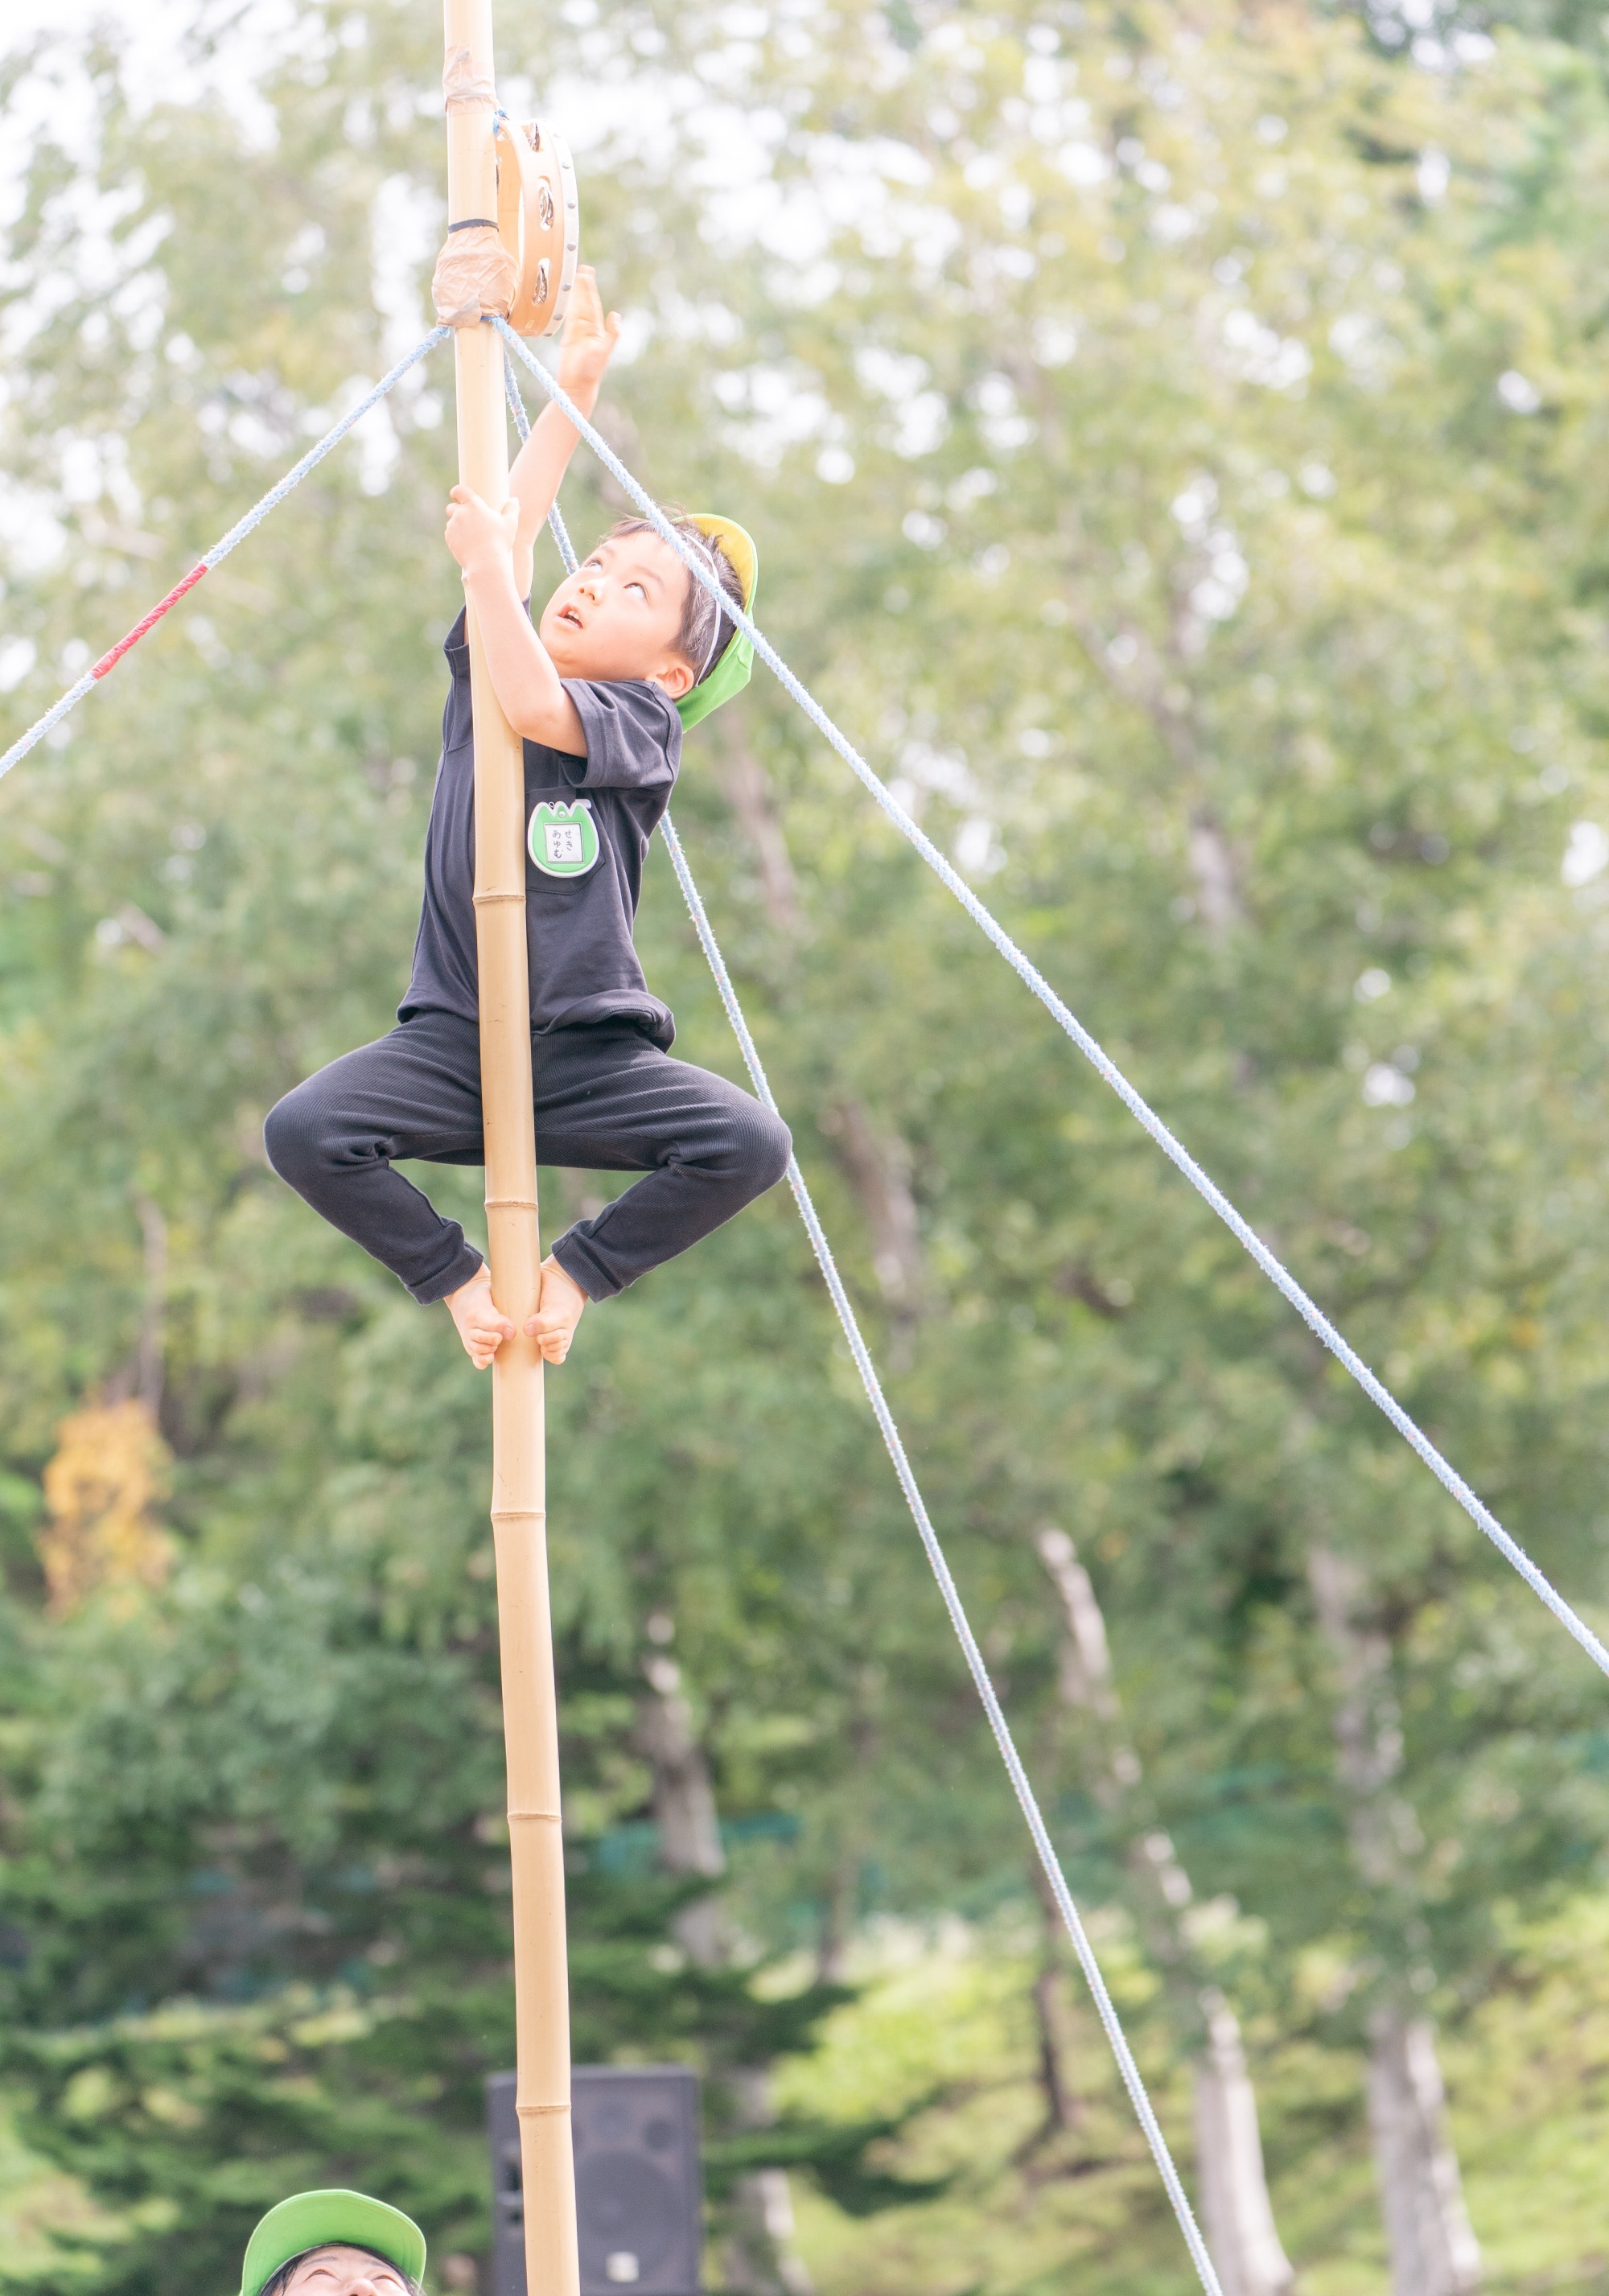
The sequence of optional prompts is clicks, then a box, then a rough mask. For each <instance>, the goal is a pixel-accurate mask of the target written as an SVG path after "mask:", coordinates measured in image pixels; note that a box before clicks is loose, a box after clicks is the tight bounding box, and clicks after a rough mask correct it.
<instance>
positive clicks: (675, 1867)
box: [636, 1620, 813, 2296]
mask: <svg viewBox="0 0 1609 2296" xmlns="http://www.w3.org/2000/svg"><path fill="white" fill-rule="evenodd" d="M662 1631H663V1633H664V1634H665V1636H666V1637H667V1638H669V1634H670V1632H671V1631H672V1629H671V1627H670V1623H669V1620H667V1621H666V1622H665V1625H664V1628H663V1629H662ZM643 1676H644V1684H645V1685H646V1686H645V1689H644V1693H643V1695H642V1696H641V1697H640V1698H639V1700H638V1701H637V1718H636V1746H637V1750H638V1751H639V1752H640V1753H641V1754H643V1755H644V1758H645V1759H646V1760H647V1762H648V1764H649V1767H650V1768H651V1769H652V1771H653V1816H654V1822H655V1824H656V1825H657V1826H658V1827H659V1836H660V1844H659V1863H660V1867H661V1871H662V1872H664V1873H666V1874H699V1875H702V1876H704V1877H706V1878H707V1879H708V1880H710V1882H719V1881H720V1880H721V1879H722V1878H723V1876H724V1875H725V1874H726V1871H727V1853H726V1850H725V1849H724V1848H723V1847H722V1844H721V1838H720V1821H719V1816H718V1812H717V1809H716V1803H715V1789H714V1786H713V1784H712V1783H711V1781H710V1764H709V1761H708V1759H706V1757H705V1753H704V1750H703V1747H702V1745H701V1744H700V1743H699V1740H698V1734H697V1732H696V1731H695V1730H694V1726H693V1710H692V1709H691V1707H690V1706H689V1705H688V1703H687V1701H686V1698H685V1695H684V1693H683V1690H682V1677H681V1669H680V1668H679V1667H678V1666H677V1663H676V1661H675V1660H674V1659H672V1658H670V1657H668V1656H667V1655H666V1654H665V1652H663V1651H656V1652H653V1655H652V1656H651V1657H650V1658H648V1659H647V1660H646V1661H644V1667H643ZM675 1931H676V1937H677V1943H678V1944H679V1945H680V1947H681V1948H682V1950H683V1952H684V1953H685V1955H686V1956H687V1958H688V1960H689V1961H691V1962H694V1963H695V1964H698V1965H699V1966H701V1967H702V1968H705V1969H710V1968H713V1967H715V1966H716V1965H717V1964H718V1963H720V1962H721V1961H722V1960H724V1959H725V1957H726V1956H727V1951H728V1949H729V1943H730V1940H729V1939H728V1936H727V1924H726V1920H725V1915H724V1912H723V1908H722V1906H721V1900H720V1893H719V1891H718V1890H714V1889H712V1890H710V1892H709V1893H708V1895H707V1896H704V1897H701V1898H694V1900H693V1902H692V1904H691V1905H687V1906H684V1907H683V1908H682V1910H681V1912H680V1913H679V1914H678V1915H677V1918H676V1923H675ZM731 2081H732V2087H733V2092H734V2095H735V2098H736V2102H737V2120H738V2126H739V2127H740V2128H765V2127H766V2126H767V2125H768V2122H769V2121H770V2120H771V2119H772V2117H773V2109H772V2105H771V2099H770V2074H769V2071H768V2069H767V2067H765V2066H763V2065H750V2066H744V2067H742V2068H740V2069H739V2070H738V2071H735V2072H734V2073H733V2074H732V2076H731ZM724 2277H725V2282H726V2286H727V2289H728V2291H730V2292H731V2296H813V2284H812V2282H811V2279H810V2276H809V2272H808V2271H807V2270H806V2268H805V2266H804V2263H803V2260H802V2259H800V2257H799V2256H798V2255H797V2254H795V2252H794V2250H793V2202H792V2195H791V2194H790V2193H789V2190H788V2177H787V2171H786V2169H750V2170H749V2171H748V2172H747V2173H746V2174H745V2175H743V2176H741V2177H738V2178H737V2179H736V2182H735V2185H734V2186H733V2194H732V2225H731V2229H730V2232H729V2235H728V2237H727V2247H726V2255H725V2259H724Z"/></svg>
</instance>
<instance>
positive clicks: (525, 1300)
mask: <svg viewBox="0 0 1609 2296" xmlns="http://www.w3.org/2000/svg"><path fill="white" fill-rule="evenodd" d="M444 15H445V31H446V48H447V69H446V72H445V74H444V78H445V80H446V82H447V88H448V104H447V220H448V222H449V223H457V222H459V221H460V220H462V219H463V218H464V217H470V216H488V217H489V216H495V215H496V214H497V175H496V161H495V159H494V155H493V146H492V112H493V109H494V96H493V93H492V90H493V74H492V21H491V0H444ZM454 343H455V347H456V358H457V389H458V475H459V478H460V480H462V482H463V483H464V485H465V486H468V487H472V488H474V490H475V492H476V493H477V494H479V495H480V496H483V497H484V498H485V499H486V500H487V501H488V502H489V503H492V504H501V503H503V502H505V500H506V499H507V496H508V432H507V428H506V421H505V414H504V399H503V370H502V352H503V346H502V344H501V342H500V340H498V337H497V333H496V332H495V330H494V329H492V328H491V327H488V326H469V327H460V328H459V329H458V330H457V332H456V335H455V337H454ZM468 636H469V649H470V694H471V702H472V709H473V712H474V728H475V940H476V948H477V952H478V956H479V964H480V1096H481V1107H482V1111H483V1120H484V1126H485V1136H486V1221H487V1229H488V1236H489V1239H490V1247H491V1275H492V1290H493V1293H494V1296H495V1297H496V1299H497V1305H498V1306H499V1307H500V1308H501V1309H502V1310H503V1313H504V1314H505V1316H508V1317H509V1318H510V1319H511V1321H512V1322H513V1324H514V1326H515V1329H516V1332H517V1333H520V1334H521V1336H519V1337H516V1338H514V1339H513V1340H507V1341H505V1342H504V1344H503V1346H502V1347H501V1348H499V1349H498V1350H497V1357H496V1359H495V1362H494V1364H493V1367H492V1534H493V1539H494V1543H495V1546H496V1550H497V1631H498V1641H499V1644H500V1648H501V1653H502V1666H503V1733H504V1742H505V1750H506V1756H507V1764H508V1838H509V1855H510V1858H511V1861H512V1864H513V1939H514V2023H515V2033H516V2063H517V2065H518V2069H519V2071H518V2080H517V2085H516V2091H515V2097H516V2103H517V2107H518V2111H519V2116H520V2159H521V2185H522V2187H523V2192H524V2204H525V2205H524V2214H525V2272H526V2285H527V2290H528V2296H579V2285H580V2267H579V2261H578V2257H577V2248H576V2202H575V2161H574V2154H573V2153H572V2151H571V2125H570V1994H569V1983H568V1971H567V1961H566V1954H565V1939H564V1857H563V1843H562V1835H561V1830H560V1824H559V1734H558V1712H557V1705H556V1701H555V1696H554V1665H553V1627H552V1620H551V1617H550V1613H549V1608H548V1595H547V1533H546V1467H545V1461H544V1456H543V1422H542V1360H541V1357H540V1355H539V1353H538V1349H537V1345H536V1342H535V1341H532V1340H528V1339H526V1338H525V1337H524V1336H523V1325H524V1323H525V1320H526V1318H527V1317H528V1316H530V1315H532V1314H533V1313H534V1312H535V1309H536V1307H537V1303H538V1297H539V1294H540V1291H541V1258H542V1247H541V1242H540V1235H539V1230H538V1218H537V1153H536V1137H535V1127H534V1120H533V1111H532V1096H531V1053H530V991H529V977H528V973H527V970H526V943H525V836H524V831H525V821H524V812H525V777H524V762H523V751H522V750H521V743H520V741H519V738H518V736H517V735H516V734H514V732H513V728H512V727H511V726H510V725H509V723H508V721H507V719H506V718H505V717H504V715H503V712H502V710H501V709H500V708H499V707H498V704H497V695H496V694H495V693H493V691H492V685H491V680H490V678H489V676H488V674H487V668H486V657H485V654H484V652H483V651H482V648H481V644H480V635H479V633H478V632H477V630H476V627H475V619H474V615H473V613H471V614H470V616H469V627H468Z"/></svg>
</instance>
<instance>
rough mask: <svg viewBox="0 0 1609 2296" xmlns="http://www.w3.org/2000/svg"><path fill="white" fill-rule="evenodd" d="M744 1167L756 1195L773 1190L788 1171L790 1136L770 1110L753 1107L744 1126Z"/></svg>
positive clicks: (790, 1146)
mask: <svg viewBox="0 0 1609 2296" xmlns="http://www.w3.org/2000/svg"><path fill="white" fill-rule="evenodd" d="M745 1132H746V1135H747V1136H746V1137H745V1139H744V1141H743V1150H744V1155H743V1164H744V1169H745V1170H746V1172H747V1173H748V1176H749V1178H750V1181H751V1185H752V1188H753V1192H754V1193H755V1194H756V1195H757V1196H759V1195H763V1194H764V1193H765V1192H766V1190H767V1189H768V1188H774V1187H775V1186H776V1183H777V1182H778V1180H780V1179H781V1177H782V1176H783V1174H784V1172H785V1171H786V1170H787V1169H788V1159H789V1157H790V1156H791V1155H792V1153H793V1136H792V1133H791V1132H790V1131H789V1130H788V1128H787V1126H786V1125H785V1124H784V1122H783V1120H782V1119H781V1117H780V1116H778V1115H776V1113H775V1112H774V1111H772V1110H771V1109H768V1108H765V1107H758V1106H757V1107H756V1108H755V1110H754V1113H753V1116H752V1118H751V1120H750V1122H749V1124H748V1125H747V1126H746V1127H745Z"/></svg>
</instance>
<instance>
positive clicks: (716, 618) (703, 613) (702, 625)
mask: <svg viewBox="0 0 1609 2296" xmlns="http://www.w3.org/2000/svg"><path fill="white" fill-rule="evenodd" d="M664 516H665V523H666V525H667V526H668V527H669V529H670V530H671V532H672V533H673V534H674V535H676V536H677V538H678V540H680V541H682V542H685V544H686V545H687V547H688V549H689V550H691V552H692V553H693V555H694V557H695V558H702V559H703V560H704V561H705V562H706V563H707V564H708V566H709V568H710V572H711V573H712V574H713V575H714V576H715V578H716V580H717V581H718V583H719V584H720V586H721V588H722V589H723V590H724V591H725V592H726V594H727V597H728V598H730V599H731V601H732V603H734V605H737V606H741V605H742V604H743V581H742V578H741V577H740V576H739V574H738V571H737V569H736V567H735V566H734V564H733V563H732V561H731V560H730V559H729V558H728V557H727V553H726V552H725V551H724V550H723V549H722V548H721V546H720V545H719V543H718V542H717V541H715V540H714V539H713V538H712V537H710V535H707V534H706V533H705V532H704V530H703V529H702V527H698V526H694V523H693V521H692V520H691V519H690V518H685V517H684V516H683V515H682V513H681V512H680V511H674V510H668V511H667V512H665V514H664ZM658 532H659V529H658V528H657V527H656V526H654V525H653V524H652V523H651V522H650V521H648V520H647V519H645V518H619V519H616V521H615V522H614V524H613V525H612V527H611V528H610V529H609V531H608V533H607V534H606V535H605V536H604V537H603V539H604V540H605V541H606V542H613V541H614V540H615V539H616V538H617V537H619V536H621V535H627V534H658ZM661 538H662V537H661ZM717 623H718V624H719V625H720V635H719V637H718V638H717V636H716V625H717ZM735 627H736V624H735V622H734V621H733V620H732V619H730V617H729V616H728V615H726V614H723V613H722V611H721V610H720V608H719V607H718V605H717V604H716V603H715V601H714V599H713V598H712V597H711V596H710V593H709V592H708V590H706V589H705V587H704V586H703V584H702V582H697V581H695V580H694V578H693V576H692V574H691V573H689V574H688V576H687V595H686V598H685V602H684V603H683V606H682V626H681V627H680V629H679V630H677V634H676V650H677V653H679V654H680V655H681V657H682V659H683V660H684V661H685V663H686V664H687V666H688V668H690V669H691V670H692V671H693V673H694V680H693V682H694V685H702V684H703V682H704V680H705V678H706V677H708V676H709V675H710V671H711V670H712V669H713V668H715V665H716V663H717V662H718V660H720V658H721V655H722V654H723V653H724V652H725V651H726V648H727V641H728V639H729V638H730V637H731V635H732V633H733V631H734V629H735ZM265 2296H266V2292H265Z"/></svg>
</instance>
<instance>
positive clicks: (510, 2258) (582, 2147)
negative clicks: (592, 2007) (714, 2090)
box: [486, 2065, 703, 2296]
mask: <svg viewBox="0 0 1609 2296" xmlns="http://www.w3.org/2000/svg"><path fill="white" fill-rule="evenodd" d="M571 2125H572V2130H573V2135H574V2141H575V2153H576V2218H577V2228H578V2230H579V2235H580V2244H581V2296H617V2292H618V2291H619V2290H620V2289H622V2288H635V2289H636V2291H637V2296H699V2287H700V2284H699V2251H700V2247H701V2244H702V2243H701V2238H700V2235H701V2231H702V2219H703V2185H702V2177H701V2176H700V2173H699V2158H698V2076H697V2075H696V2074H695V2073H694V2072H692V2071H689V2069H688V2068H687V2067H686V2066H685V2065H576V2066H575V2067H573V2068H572V2070H571ZM486 2133H487V2139H488V2144H489V2145H490V2147H491V2158H492V2221H493V2234H494V2241H495V2246H494V2249H493V2254H492V2289H493V2296H525V2224H524V2216H523V2211H522V2209H521V2194H520V2129H519V2123H518V2120H517V2119H516V2117H515V2113H514V2076H513V2073H493V2074H492V2076H491V2077H490V2079H488V2082H487V2084H486Z"/></svg>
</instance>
